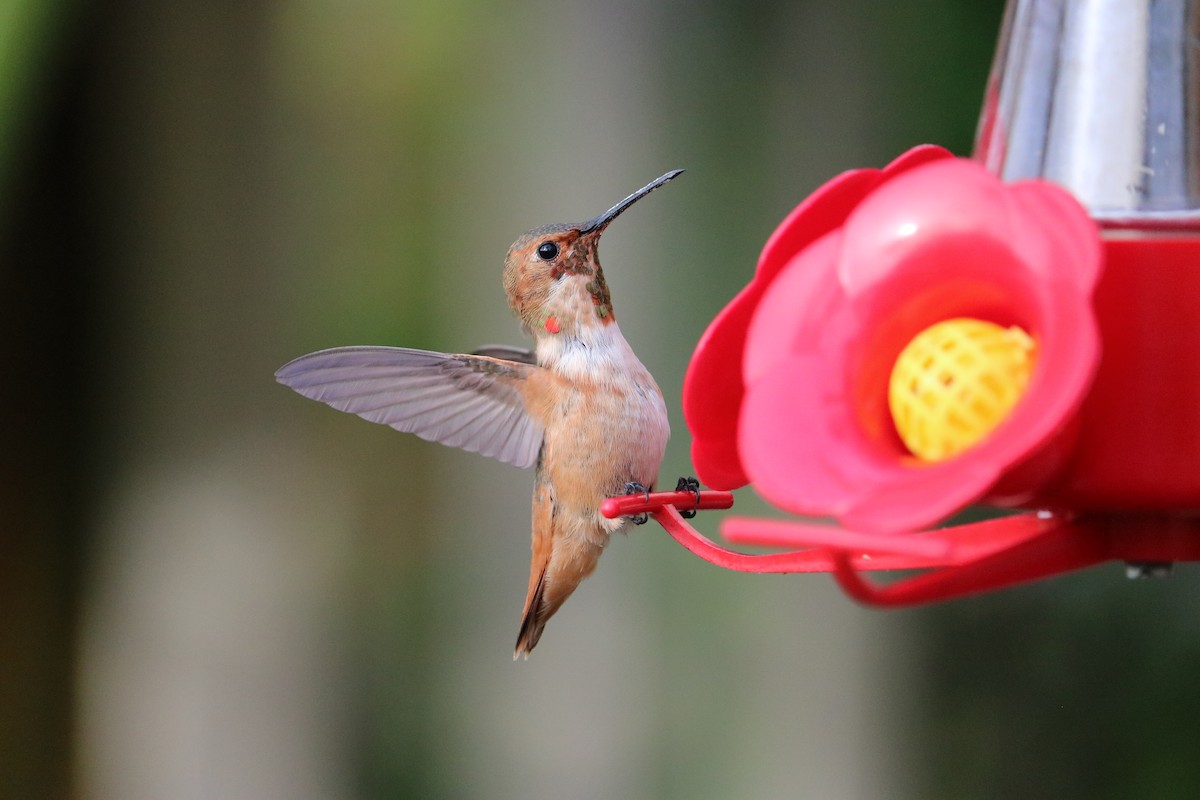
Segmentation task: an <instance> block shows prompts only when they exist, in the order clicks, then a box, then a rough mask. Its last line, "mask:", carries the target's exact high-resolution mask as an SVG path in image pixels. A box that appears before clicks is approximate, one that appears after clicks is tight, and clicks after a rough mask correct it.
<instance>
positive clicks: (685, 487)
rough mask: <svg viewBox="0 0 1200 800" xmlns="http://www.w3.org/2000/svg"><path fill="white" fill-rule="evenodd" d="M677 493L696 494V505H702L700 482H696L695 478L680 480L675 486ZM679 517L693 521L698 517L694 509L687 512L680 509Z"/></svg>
mask: <svg viewBox="0 0 1200 800" xmlns="http://www.w3.org/2000/svg"><path fill="white" fill-rule="evenodd" d="M675 491H677V492H695V493H696V505H697V506H698V505H700V481H698V480H696V479H695V478H680V479H679V483H677V484H675ZM679 516H681V517H683V518H684V519H691V518H692V517H694V516H696V509H694V508H692V509H688V510H687V511H684V510H683V509H679Z"/></svg>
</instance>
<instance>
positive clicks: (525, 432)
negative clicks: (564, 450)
mask: <svg viewBox="0 0 1200 800" xmlns="http://www.w3.org/2000/svg"><path fill="white" fill-rule="evenodd" d="M538 369H540V367H536V366H532V365H529V364H523V363H519V362H516V361H509V360H506V359H501V358H492V357H489V356H476V355H452V354H447V353H434V352H430V351H428V350H410V349H408V348H404V347H335V348H333V349H331V350H320V351H318V352H316V353H309V354H308V355H306V356H301V357H300V358H297V359H296V360H295V361H291V362H289V363H287V364H285V365H283V366H282V367H280V368H279V370H278V371H277V372H276V373H275V379H276V380H278V381H279V382H280V383H282V384H283V385H285V386H288V387H290V388H292V389H295V390H296V391H297V392H299V393H300V394H302V395H304V396H305V397H309V398H311V399H313V400H320V401H321V402H322V403H327V404H328V405H331V406H333V407H334V408H336V409H338V410H339V411H347V412H349V413H351V414H357V415H358V416H360V417H362V418H363V419H368V420H370V421H371V422H381V423H383V424H384V425H390V426H391V427H393V428H395V429H396V430H398V431H404V432H405V433H415V434H416V435H417V436H420V437H421V438H422V439H428V440H429V441H431V442H440V443H441V444H446V445H450V446H451V447H461V448H462V449H464V450H469V451H471V452H473V453H481V454H483V455H485V456H490V457H492V458H496V459H499V460H500V461H503V462H505V463H506V464H513V465H515V466H518V467H531V466H533V464H534V462H535V461H537V456H538V450H539V449H540V448H541V446H542V435H543V431H542V426H541V425H540V424H539V423H538V422H537V421H536V420H534V419H533V418H532V417H530V416H529V414H528V413H526V410H525V404H524V402H523V400H522V394H521V383H522V382H523V381H525V380H526V379H527V378H528V377H529V375H531V374H532V373H533V372H535V371H536V370H538Z"/></svg>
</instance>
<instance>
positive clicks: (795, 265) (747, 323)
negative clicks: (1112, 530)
mask: <svg viewBox="0 0 1200 800" xmlns="http://www.w3.org/2000/svg"><path fill="white" fill-rule="evenodd" d="M1101 262H1102V256H1101V248H1100V240H1099V236H1098V234H1097V230H1096V226H1095V224H1094V223H1093V222H1092V221H1091V219H1090V218H1089V217H1088V216H1087V214H1086V212H1085V211H1084V210H1083V209H1082V208H1081V207H1080V206H1079V205H1078V203H1076V202H1075V200H1074V199H1073V198H1072V197H1071V196H1070V195H1069V194H1068V193H1066V192H1065V191H1064V190H1062V189H1060V188H1058V187H1056V186H1054V185H1052V184H1049V183H1046V182H1041V181H1026V182H1020V183H1013V184H1003V183H1001V182H1000V181H999V180H998V179H996V178H995V177H994V176H992V175H991V174H990V173H988V172H987V171H986V170H984V169H983V168H982V167H980V166H979V165H978V164H975V163H974V162H970V161H966V160H961V159H955V158H953V157H952V156H951V155H950V154H949V153H947V152H946V151H945V150H942V149H941V148H937V147H932V146H925V147H919V148H915V149H913V150H910V151H909V152H907V153H905V154H904V155H903V156H901V157H900V158H898V159H896V161H894V162H893V163H891V164H890V165H888V166H887V167H886V168H885V169H883V170H858V171H854V172H849V173H845V174H843V175H841V176H839V177H837V178H835V179H834V180H832V181H830V182H829V183H828V184H826V185H825V186H823V187H822V188H821V189H819V190H818V191H817V192H815V193H814V194H813V195H812V196H810V197H809V198H808V199H807V200H805V201H804V202H803V203H802V204H801V205H800V206H799V207H797V208H796V210H795V211H793V212H792V214H791V215H790V216H789V217H788V218H787V219H786V220H784V222H783V224H782V225H780V227H779V228H778V230H776V231H775V233H774V234H773V235H772V236H771V238H770V240H769V241H768V242H767V245H766V247H765V248H764V250H763V254H762V257H761V259H760V261H759V266H758V271H757V274H756V275H755V277H754V279H753V280H752V281H751V283H750V284H749V285H748V286H747V287H746V288H745V289H744V290H743V291H742V292H741V293H740V294H739V295H738V296H737V297H736V298H735V299H734V300H733V301H732V302H731V303H730V304H729V306H727V307H726V308H725V309H724V310H723V311H722V312H721V313H720V314H719V315H718V317H717V318H716V320H714V322H713V324H712V325H711V326H710V327H709V329H708V331H707V332H706V333H705V335H704V337H703V338H702V339H701V341H700V344H699V345H698V347H697V351H696V354H695V356H694V358H693V360H692V363H691V365H690V367H689V370H688V374H687V377H686V379H685V383H684V411H685V414H686V416H687V420H688V425H689V427H690V428H691V430H692V433H693V436H694V444H693V451H692V455H693V460H694V463H695V466H696V469H697V472H698V474H699V476H700V478H701V479H702V480H703V481H704V482H705V483H708V484H709V485H711V486H714V487H716V488H719V489H730V488H736V487H738V486H741V485H743V484H745V483H747V482H748V481H752V482H753V484H754V485H755V487H756V488H757V489H758V491H759V492H761V493H762V494H763V495H764V496H765V497H766V498H767V499H768V500H770V501H771V502H773V503H775V504H776V505H778V506H780V507H782V508H785V509H787V510H789V511H793V512H796V513H801V514H813V515H833V516H836V517H838V518H839V519H840V521H841V522H842V523H843V524H845V525H847V526H848V527H852V528H856V529H859V530H873V531H881V532H883V531H887V532H893V531H904V530H915V529H920V528H923V527H927V526H929V525H931V524H934V523H936V522H937V521H939V520H941V519H942V518H944V517H945V516H947V515H949V514H951V513H953V512H954V511H956V510H958V509H959V508H961V507H962V506H964V505H966V504H968V503H970V502H972V501H974V500H977V499H979V498H980V497H982V496H984V495H985V494H989V495H990V499H993V500H997V501H1001V502H1009V503H1019V502H1020V501H1021V499H1022V498H1024V497H1027V496H1028V493H1029V492H1032V491H1034V490H1035V489H1036V488H1037V487H1038V486H1041V485H1043V484H1044V483H1045V482H1046V481H1047V480H1048V479H1049V478H1050V477H1051V476H1052V475H1053V473H1054V472H1055V470H1056V469H1057V468H1058V467H1059V466H1061V462H1062V459H1063V457H1064V456H1065V454H1066V453H1067V452H1068V445H1069V437H1070V433H1071V426H1070V425H1069V422H1070V421H1071V419H1072V417H1073V415H1074V412H1075V411H1076V410H1077V409H1078V407H1079V405H1080V403H1081V401H1082V398H1083V395H1084V393H1085V392H1086V390H1087V388H1088V386H1089V384H1090V382H1091V378H1092V376H1093V374H1094V371H1095V367H1096V362H1097V360H1098V355H1099V340H1098V335H1097V330H1096V323H1095V319H1094V316H1093V311H1092V303H1091V295H1092V291H1093V288H1094V286H1095V283H1096V280H1097V277H1098V275H1099V271H1100V267H1101ZM960 317H967V318H973V319H980V320H985V321H989V322H992V323H995V324H997V325H1001V326H1016V327H1019V328H1020V329H1022V330H1023V331H1025V332H1027V333H1028V334H1029V335H1030V336H1031V337H1032V338H1033V340H1034V341H1035V342H1036V344H1037V361H1036V367H1035V368H1034V370H1033V373H1032V376H1031V377H1030V379H1029V384H1028V387H1027V389H1026V390H1025V393H1024V395H1023V396H1022V398H1021V400H1020V401H1019V402H1017V404H1016V405H1015V406H1014V407H1013V408H1012V410H1011V411H1010V412H1008V414H1007V416H1006V417H1005V418H1004V419H1003V421H1002V422H1000V423H999V425H998V426H997V427H996V428H995V429H994V430H992V431H991V432H990V433H989V434H988V435H986V436H985V437H984V438H983V439H982V440H981V441H979V442H978V443H976V444H974V445H973V446H971V447H969V448H967V449H966V450H964V451H963V452H961V453H959V454H957V455H954V456H952V457H950V458H946V459H944V460H939V461H925V460H921V459H918V458H916V457H914V456H913V455H912V454H911V453H909V452H908V450H907V449H906V448H905V447H904V445H903V443H902V442H901V440H900V438H899V436H898V434H897V432H896V428H895V425H894V424H893V421H892V418H891V416H890V413H889V409H888V400H887V392H888V380H889V376H890V373H891V370H892V367H893V365H894V364H895V363H896V359H897V357H898V356H899V354H900V353H901V351H902V350H903V349H904V348H905V346H906V345H907V344H908V343H909V342H910V341H912V340H913V338H914V337H915V336H916V335H917V334H918V333H920V332H921V331H924V330H926V329H927V328H929V327H930V326H933V325H934V324H935V323H938V322H941V321H944V320H948V319H954V318H960Z"/></svg>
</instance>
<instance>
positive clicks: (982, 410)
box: [888, 317, 1037, 461]
mask: <svg viewBox="0 0 1200 800" xmlns="http://www.w3.org/2000/svg"><path fill="white" fill-rule="evenodd" d="M1036 359H1037V343H1036V342H1034V341H1033V339H1032V338H1030V336H1029V334H1027V333H1026V332H1025V331H1023V330H1021V329H1020V328H1018V327H1016V326H1013V327H1010V328H1004V327H1001V326H1000V325H996V324H995V323H992V322H986V321H984V320H980V319H970V318H967V317H962V318H959V319H948V320H945V321H944V322H939V323H937V324H936V325H933V326H931V327H929V328H926V329H925V330H923V331H921V332H920V333H918V334H917V335H916V336H915V337H914V338H913V340H912V341H911V342H909V343H908V346H907V347H905V348H904V350H903V351H902V352H901V353H900V357H899V358H897V359H896V364H895V366H894V367H892V377H891V381H890V382H889V384H888V406H889V408H890V409H891V412H892V420H893V422H894V423H895V425H896V431H897V432H898V433H899V434H900V438H901V439H902V440H903V441H904V444H905V445H906V446H907V447H908V449H909V450H910V451H912V453H913V455H916V456H918V457H919V458H923V459H925V460H927V461H941V460H943V459H947V458H950V457H952V456H955V455H958V454H959V453H961V452H962V451H963V450H966V449H967V448H968V447H970V446H971V445H973V444H975V443H976V442H978V441H980V440H981V439H983V438H984V437H985V436H987V435H988V434H989V433H991V431H992V430H993V429H994V428H995V427H996V426H997V425H999V424H1000V423H1001V422H1002V421H1003V420H1004V418H1005V417H1007V416H1008V413H1009V411H1011V410H1012V408H1013V406H1015V405H1016V404H1017V401H1018V400H1020V399H1021V397H1022V395H1024V394H1025V388H1026V387H1027V386H1028V385H1029V378H1030V376H1031V375H1032V374H1033V368H1034V364H1035V362H1036Z"/></svg>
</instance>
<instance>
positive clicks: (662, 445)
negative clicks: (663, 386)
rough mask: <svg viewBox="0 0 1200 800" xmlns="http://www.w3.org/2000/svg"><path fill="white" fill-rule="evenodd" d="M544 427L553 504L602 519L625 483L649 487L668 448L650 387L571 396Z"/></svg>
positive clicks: (663, 418)
mask: <svg viewBox="0 0 1200 800" xmlns="http://www.w3.org/2000/svg"><path fill="white" fill-rule="evenodd" d="M567 394H568V396H565V397H563V398H562V402H561V405H560V408H559V409H558V411H559V412H560V413H558V414H556V415H555V417H556V418H555V419H554V421H553V422H551V424H549V425H547V426H546V441H545V450H544V451H543V459H544V465H545V468H546V470H547V471H548V473H549V475H550V479H551V481H552V482H553V484H554V487H555V490H556V495H557V498H556V499H557V505H558V506H559V507H560V508H561V507H567V508H573V509H577V510H581V511H582V510H585V509H586V510H587V512H588V513H589V514H594V515H595V517H596V519H597V520H598V521H601V520H602V521H603V522H604V523H608V524H605V526H604V527H606V528H609V527H612V528H618V527H620V523H619V522H617V523H616V524H615V525H613V524H611V523H612V522H613V521H611V520H605V519H604V518H603V517H601V516H600V512H599V509H600V504H601V503H602V502H603V501H604V499H605V498H608V497H613V496H615V495H620V494H624V493H625V485H626V484H627V483H631V482H633V483H640V484H642V485H643V486H646V487H650V486H652V485H653V484H654V483H655V482H656V481H657V480H658V467H659V465H660V464H661V463H662V458H663V452H664V450H665V449H666V445H667V437H668V435H669V432H670V431H669V426H668V423H667V410H666V406H665V405H664V404H663V400H662V395H661V394H660V393H659V391H658V388H657V387H656V386H653V384H649V385H647V384H631V386H630V388H629V389H619V390H618V389H612V390H607V391H600V390H594V391H590V392H589V391H571V392H568V393H567Z"/></svg>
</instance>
